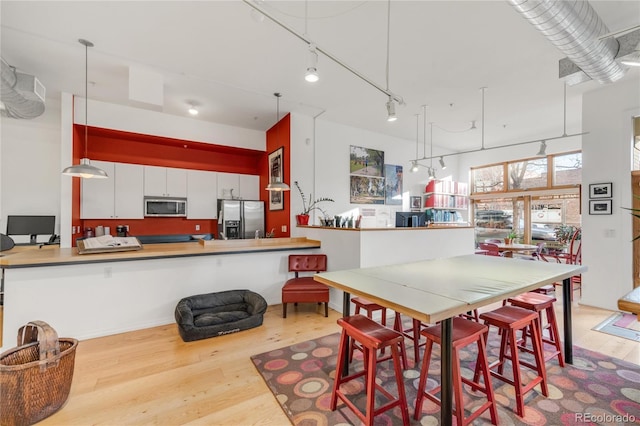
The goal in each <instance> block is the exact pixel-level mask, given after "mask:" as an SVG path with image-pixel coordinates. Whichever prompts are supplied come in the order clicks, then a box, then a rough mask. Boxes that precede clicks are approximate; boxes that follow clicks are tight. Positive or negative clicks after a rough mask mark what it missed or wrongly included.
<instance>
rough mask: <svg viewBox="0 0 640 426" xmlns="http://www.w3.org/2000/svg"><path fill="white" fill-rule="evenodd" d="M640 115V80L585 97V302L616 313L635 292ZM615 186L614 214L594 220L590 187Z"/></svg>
mask: <svg viewBox="0 0 640 426" xmlns="http://www.w3.org/2000/svg"><path fill="white" fill-rule="evenodd" d="M634 116H640V78H637V77H636V78H635V79H631V80H627V81H626V82H618V83H615V84H612V85H607V86H604V87H602V88H601V89H599V90H597V91H593V92H590V93H587V94H585V95H584V97H583V107H582V122H583V126H584V128H585V131H588V132H589V134H588V135H585V136H584V137H583V147H582V159H583V171H582V187H583V197H582V212H583V213H582V229H583V231H582V263H583V264H584V265H586V266H587V267H588V268H589V270H588V272H586V273H585V274H583V276H582V300H581V302H582V303H583V304H586V305H591V306H598V307H602V308H605V309H611V310H617V301H618V298H620V297H621V296H623V295H624V294H626V293H627V292H629V291H631V289H633V276H632V275H633V262H632V258H633V256H632V254H633V250H632V244H631V240H632V239H633V235H632V224H631V215H630V214H629V212H628V211H626V210H624V209H623V207H630V206H631V200H632V196H631V174H630V171H631V164H632V154H631V153H632V141H633V137H632V133H633V131H632V129H633V127H632V118H633V117H634ZM601 182H611V183H613V203H612V204H613V207H612V214H611V215H589V214H588V212H589V199H588V189H589V184H592V183H601Z"/></svg>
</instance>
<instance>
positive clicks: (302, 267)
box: [282, 254, 329, 318]
mask: <svg viewBox="0 0 640 426" xmlns="http://www.w3.org/2000/svg"><path fill="white" fill-rule="evenodd" d="M326 270H327V255H325V254H291V255H289V272H293V273H294V274H295V277H294V278H291V279H289V280H287V282H286V283H285V284H284V286H283V287H282V318H286V317H287V303H295V304H296V305H297V304H298V303H313V302H317V303H318V304H321V303H324V316H325V317H327V316H329V287H327V286H326V285H324V284H322V283H319V282H317V281H315V280H314V279H313V276H312V275H311V273H317V272H323V271H326ZM300 273H308V274H307V276H301V275H300Z"/></svg>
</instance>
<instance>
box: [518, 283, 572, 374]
mask: <svg viewBox="0 0 640 426" xmlns="http://www.w3.org/2000/svg"><path fill="white" fill-rule="evenodd" d="M555 301H556V298H555V297H553V296H546V295H544V294H540V293H538V292H535V291H533V292H529V293H524V294H521V295H519V296H516V297H512V298H510V299H509V303H511V304H512V305H513V306H519V307H521V308H524V309H528V310H530V311H535V312H536V313H537V314H538V327H540V335H541V336H542V341H543V342H544V343H549V344H550V345H552V346H553V347H554V348H555V350H554V351H552V352H547V353H545V357H544V360H545V362H547V361H549V360H550V359H552V358H554V357H558V364H560V367H564V357H563V356H562V345H561V344H560V333H559V332H558V322H557V321H556V313H555V311H554V309H553V303H554V302H555ZM543 312H544V313H545V314H546V320H547V321H546V323H545V325H544V326H543V325H542V313H543ZM547 329H548V330H549V337H545V335H544V330H547ZM527 336H529V337H530V335H529V334H528V333H525V334H524V335H523V336H522V337H523V343H522V345H523V346H526V339H527ZM525 350H526V351H527V352H529V353H531V352H532V350H531V349H529V348H526V349H525Z"/></svg>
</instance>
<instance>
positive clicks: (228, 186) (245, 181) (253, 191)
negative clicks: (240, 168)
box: [218, 173, 260, 200]
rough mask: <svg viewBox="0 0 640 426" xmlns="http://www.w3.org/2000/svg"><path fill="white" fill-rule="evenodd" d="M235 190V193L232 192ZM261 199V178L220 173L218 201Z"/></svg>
mask: <svg viewBox="0 0 640 426" xmlns="http://www.w3.org/2000/svg"><path fill="white" fill-rule="evenodd" d="M231 190H233V192H231ZM232 196H233V197H234V198H239V199H242V200H259V199H260V176H256V175H246V174H240V173H218V199H227V200H230V199H231V197H232Z"/></svg>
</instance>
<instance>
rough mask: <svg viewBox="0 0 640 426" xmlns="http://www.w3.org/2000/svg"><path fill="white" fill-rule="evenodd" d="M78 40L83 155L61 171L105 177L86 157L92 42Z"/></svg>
mask: <svg viewBox="0 0 640 426" xmlns="http://www.w3.org/2000/svg"><path fill="white" fill-rule="evenodd" d="M78 42H79V43H80V44H82V45H83V46H84V157H83V158H81V159H80V164H77V165H75V166H70V167H67V168H66V169H64V170H63V171H62V174H63V175H67V176H71V177H79V178H83V179H106V178H108V177H109V176H107V173H106V172H105V171H104V170H102V169H99V168H98V167H95V166H92V165H91V162H90V161H89V158H88V157H87V143H88V139H89V132H88V128H89V124H88V123H89V121H88V119H87V113H88V111H89V107H88V105H89V98H88V95H87V92H88V91H89V76H88V74H89V48H90V47H93V43H91V42H90V41H89V40H85V39H82V38H81V39H79V40H78Z"/></svg>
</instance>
